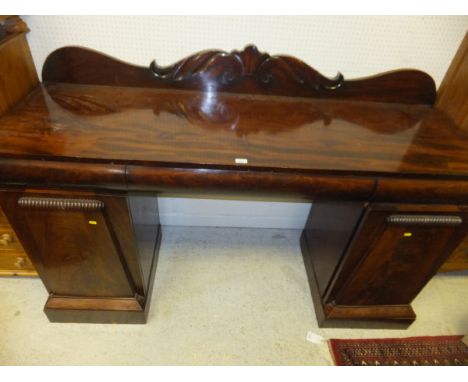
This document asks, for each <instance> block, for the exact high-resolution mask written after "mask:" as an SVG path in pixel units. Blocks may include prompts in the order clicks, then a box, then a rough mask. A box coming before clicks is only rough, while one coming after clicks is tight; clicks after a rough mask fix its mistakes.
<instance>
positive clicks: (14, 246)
mask: <svg viewBox="0 0 468 382" xmlns="http://www.w3.org/2000/svg"><path fill="white" fill-rule="evenodd" d="M4 251H15V252H22V253H23V255H24V256H26V254H25V253H24V250H23V247H22V246H21V243H20V242H19V240H18V237H17V236H16V235H15V232H14V231H13V229H12V228H11V226H9V225H6V224H0V253H2V252H4Z"/></svg>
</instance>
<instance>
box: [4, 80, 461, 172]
mask: <svg viewBox="0 0 468 382" xmlns="http://www.w3.org/2000/svg"><path fill="white" fill-rule="evenodd" d="M0 125H1V127H2V128H1V130H0V140H1V141H2V143H3V147H2V154H3V156H4V157H22V158H51V157H53V158H57V157H61V158H75V160H80V159H81V160H86V161H90V160H92V161H99V162H103V161H107V162H112V163H129V162H132V163H137V162H144V163H158V164H163V165H165V166H168V165H172V166H178V167H179V166H183V167H184V166H185V167H187V166H192V167H193V166H194V165H196V166H199V165H204V166H207V167H210V165H211V166H213V167H214V168H230V169H232V168H239V167H242V166H238V165H237V164H236V162H235V159H236V158H246V159H247V160H248V165H247V166H244V167H246V168H255V169H262V168H264V169H268V168H275V169H285V170H289V169H290V170H301V171H303V170H305V171H309V172H319V171H333V172H337V171H343V172H351V173H362V172H367V173H368V172H371V171H372V172H374V173H382V174H392V173H408V174H427V175H429V176H435V175H439V176H450V175H458V176H466V175H467V174H468V160H467V152H468V133H467V132H463V131H461V130H459V129H457V127H456V126H455V125H454V124H453V123H452V122H451V121H450V120H449V119H448V118H447V117H445V115H444V114H443V113H441V112H438V111H437V110H434V109H432V108H431V107H429V106H426V105H401V104H390V103H385V104H383V103H372V102H351V101H323V100H314V99H312V100H311V99H304V98H299V99H298V98H292V97H289V98H288V97H265V96H252V95H229V94H216V95H209V94H208V95H207V94H200V93H192V92H180V91H168V90H153V89H141V88H138V89H136V88H126V87H106V86H94V85H93V86H91V85H70V84H48V85H45V86H43V87H39V88H37V89H36V90H35V91H34V92H33V93H32V94H31V95H30V96H29V97H28V98H27V99H26V100H25V101H24V102H23V103H22V104H21V105H19V107H17V108H16V109H15V111H14V112H13V113H10V114H9V115H7V116H5V117H4V118H3V119H2V120H0ZM194 142H197V144H196V145H194V144H193V143H194Z"/></svg>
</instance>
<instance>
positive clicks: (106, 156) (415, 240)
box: [0, 46, 468, 325]
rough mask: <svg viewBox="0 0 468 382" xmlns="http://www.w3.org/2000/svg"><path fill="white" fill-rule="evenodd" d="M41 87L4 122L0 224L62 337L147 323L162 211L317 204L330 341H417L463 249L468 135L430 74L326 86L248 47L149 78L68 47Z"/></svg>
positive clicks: (305, 70) (306, 235)
mask: <svg viewBox="0 0 468 382" xmlns="http://www.w3.org/2000/svg"><path fill="white" fill-rule="evenodd" d="M43 81H44V82H43V83H42V84H40V85H38V86H36V87H35V88H34V89H33V90H32V91H31V92H30V93H29V94H28V96H26V97H24V98H23V99H22V101H21V102H20V103H18V104H17V105H16V106H15V107H14V108H12V109H11V111H10V112H9V113H8V114H6V115H4V116H3V117H2V118H0V142H1V143H2V145H1V146H0V183H1V186H2V190H1V191H0V206H1V207H2V208H3V209H4V211H5V214H6V215H7V216H8V219H9V220H10V222H11V224H12V226H13V228H14V230H15V232H16V233H17V234H18V237H19V239H20V240H21V242H22V243H23V244H24V246H25V248H26V249H27V251H28V252H29V253H30V254H31V258H32V260H33V262H34V264H35V265H36V267H37V269H38V272H39V274H40V276H41V278H42V280H43V282H44V284H45V286H46V288H47V289H48V291H49V294H50V295H49V299H48V301H47V303H46V306H45V311H46V314H47V315H48V317H49V319H50V320H52V321H60V322H126V323H127V322H133V323H142V322H145V320H146V315H147V313H148V309H149V301H150V300H149V299H150V296H151V289H152V283H153V280H154V272H155V269H156V264H157V257H158V249H159V244H160V241H161V230H160V225H159V217H158V210H157V199H156V197H157V196H160V195H168V194H171V195H174V194H175V195H179V196H180V195H184V196H186V195H188V196H212V195H213V196H221V197H226V196H228V197H233V196H234V197H239V196H242V197H251V196H253V197H255V198H264V199H265V198H268V199H278V200H306V201H313V202H314V207H313V208H312V210H311V214H310V216H309V219H308V222H307V225H306V227H305V229H304V231H303V234H302V238H301V248H302V253H303V257H304V264H305V266H306V271H307V275H308V279H309V284H310V288H311V292H312V296H313V300H314V304H315V309H316V313H317V317H318V321H319V323H320V324H321V325H336V324H337V323H338V322H340V323H343V322H348V320H352V321H354V322H356V321H360V322H361V321H364V320H378V321H379V322H389V321H392V322H394V321H396V322H401V323H402V324H404V325H407V324H409V323H411V322H412V321H413V320H414V319H415V314H414V312H413V310H412V308H411V306H410V303H411V300H412V299H413V298H414V297H415V296H416V295H417V293H418V292H419V291H420V290H421V289H422V288H423V287H424V285H425V284H426V283H427V282H428V281H429V279H430V278H431V277H432V276H433V275H434V274H435V272H436V271H437V269H438V268H439V267H440V265H441V264H442V262H443V261H444V260H445V259H446V258H447V257H448V256H449V255H450V253H451V252H452V251H453V249H454V248H455V247H456V246H457V245H459V243H460V242H461V241H462V240H463V238H464V237H465V236H466V233H467V230H468V207H467V206H466V204H467V201H468V133H467V132H466V131H463V130H461V129H460V128H459V127H458V126H457V125H456V124H454V123H453V122H452V121H451V120H450V119H449V118H448V117H447V116H446V115H445V114H444V112H442V111H440V110H437V109H435V108H434V107H433V103H434V101H435V86H434V82H433V80H432V78H431V77H430V76H429V75H427V74H426V73H423V72H420V71H417V70H401V71H394V72H390V73H384V74H381V75H376V76H373V77H368V78H366V79H358V80H344V78H343V77H342V76H341V75H338V76H337V77H336V78H334V79H328V78H326V77H324V76H322V75H321V74H320V73H318V72H317V71H315V70H314V69H313V68H311V67H310V66H308V65H307V64H305V63H304V62H302V61H300V60H298V59H296V58H294V57H288V56H270V55H268V54H265V53H260V52H259V51H258V50H257V49H256V48H255V47H253V46H248V47H246V48H245V49H244V50H242V51H234V52H231V53H226V52H221V51H206V52H202V53H198V54H195V55H193V56H190V57H188V58H186V59H183V60H181V61H179V62H177V63H176V64H174V65H172V66H169V67H166V68H162V67H159V66H157V65H156V64H155V63H152V64H151V65H150V67H148V68H143V67H138V66H135V65H130V64H126V63H123V62H120V61H118V60H115V59H113V58H111V57H108V56H105V55H103V54H100V53H98V52H94V51H91V50H87V49H84V48H72V47H65V48H62V49H59V50H57V51H55V52H53V53H52V54H51V55H50V56H49V57H48V58H47V60H46V62H45V64H44V68H43ZM44 206H45V207H44ZM71 206H73V207H71ZM89 206H95V208H94V207H93V208H88V207H89ZM423 217H424V218H423ZM423 220H424V222H425V223H424V224H416V223H415V222H419V223H420V222H421V221H423ZM395 222H398V224H395ZM441 222H442V223H444V224H442V223H441ZM446 222H457V224H456V225H451V224H449V225H447V224H445V223H446ZM346 325H348V324H346Z"/></svg>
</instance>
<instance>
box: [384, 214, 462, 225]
mask: <svg viewBox="0 0 468 382" xmlns="http://www.w3.org/2000/svg"><path fill="white" fill-rule="evenodd" d="M387 222H388V223H389V224H398V225H421V226H458V225H460V224H462V223H463V219H462V218H461V217H460V216H453V215H390V216H389V217H387Z"/></svg>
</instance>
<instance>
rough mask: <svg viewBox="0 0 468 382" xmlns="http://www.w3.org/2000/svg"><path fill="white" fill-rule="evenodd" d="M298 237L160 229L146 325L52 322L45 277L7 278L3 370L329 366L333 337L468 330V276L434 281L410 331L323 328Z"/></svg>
mask: <svg viewBox="0 0 468 382" xmlns="http://www.w3.org/2000/svg"><path fill="white" fill-rule="evenodd" d="M299 235H300V231H296V230H270V229H233V228H189V227H164V228H163V243H162V246H161V253H160V260H159V264H158V270H157V273H156V282H155V290H154V293H153V301H152V306H151V311H150V315H149V322H148V323H147V324H146V325H93V324H51V323H49V322H48V321H47V319H46V317H45V315H44V314H43V312H42V308H43V305H44V302H45V300H46V291H45V289H44V287H43V285H42V283H41V281H40V280H39V279H18V278H1V279H0V303H1V309H0V364H2V365H11V364H17V365H18V364H19V365H37V364H47V365H59V364H60V365H61V364H73V365H76V364H91V365H129V364H130V365H167V364H169V365H180V364H183V365H187V364H190V365H220V364H222V365H231V364H235V365H329V364H331V363H332V360H331V357H330V354H329V351H328V346H327V343H326V341H325V340H326V339H328V338H332V337H334V338H372V337H406V336H419V335H449V334H466V333H468V304H467V303H466V299H467V296H468V274H451V275H438V276H437V277H435V278H434V279H433V280H432V281H431V282H430V283H429V285H428V286H427V287H426V288H425V289H424V290H423V292H422V293H421V294H420V295H419V296H418V298H417V299H416V300H415V301H414V302H413V308H414V309H415V311H416V313H417V315H418V319H417V321H416V322H415V323H414V324H413V325H412V326H411V327H410V328H409V329H407V330H379V329H372V330H369V329H354V330H350V329H319V328H318V327H317V322H316V319H315V315H314V311H313V306H312V301H311V297H310V294H309V289H308V285H307V279H306V275H305V270H304V265H303V263H302V257H301V252H300V248H299ZM308 332H311V334H315V335H317V336H313V335H312V336H310V338H311V339H312V341H308V340H307V339H306V337H307V334H308ZM318 336H319V337H318ZM321 338H323V340H321Z"/></svg>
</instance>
